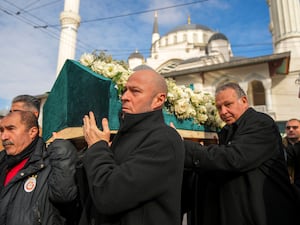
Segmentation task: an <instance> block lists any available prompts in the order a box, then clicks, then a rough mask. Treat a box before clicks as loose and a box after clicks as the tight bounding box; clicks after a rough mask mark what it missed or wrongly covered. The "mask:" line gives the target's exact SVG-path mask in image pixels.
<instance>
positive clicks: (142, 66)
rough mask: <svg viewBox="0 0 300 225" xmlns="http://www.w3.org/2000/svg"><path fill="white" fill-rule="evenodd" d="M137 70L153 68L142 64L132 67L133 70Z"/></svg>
mask: <svg viewBox="0 0 300 225" xmlns="http://www.w3.org/2000/svg"><path fill="white" fill-rule="evenodd" d="M138 70H154V69H153V68H152V67H151V66H148V65H146V64H142V65H139V66H137V67H135V68H133V71H138Z"/></svg>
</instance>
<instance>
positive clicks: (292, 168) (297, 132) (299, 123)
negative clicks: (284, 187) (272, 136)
mask: <svg viewBox="0 0 300 225" xmlns="http://www.w3.org/2000/svg"><path fill="white" fill-rule="evenodd" d="M285 134H286V136H285V137H284V138H283V144H284V146H285V150H286V153H287V164H288V169H289V174H290V178H291V182H292V183H294V184H296V185H297V186H298V187H299V188H300V120H299V119H295V118H293V119H290V120H288V121H287V123H286V126H285Z"/></svg>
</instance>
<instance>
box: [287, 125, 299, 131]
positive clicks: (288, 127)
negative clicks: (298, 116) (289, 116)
mask: <svg viewBox="0 0 300 225" xmlns="http://www.w3.org/2000/svg"><path fill="white" fill-rule="evenodd" d="M291 128H292V129H294V130H296V129H298V126H287V127H286V128H285V129H287V130H289V129H291Z"/></svg>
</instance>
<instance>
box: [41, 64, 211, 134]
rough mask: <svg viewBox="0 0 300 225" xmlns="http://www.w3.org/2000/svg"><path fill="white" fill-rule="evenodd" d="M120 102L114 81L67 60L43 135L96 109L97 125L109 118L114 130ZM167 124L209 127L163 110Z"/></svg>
mask: <svg viewBox="0 0 300 225" xmlns="http://www.w3.org/2000/svg"><path fill="white" fill-rule="evenodd" d="M120 110H121V102H120V100H119V97H118V92H117V89H116V88H115V83H114V82H112V80H111V79H108V78H106V77H104V76H102V75H99V74H97V73H95V72H93V71H92V70H90V69H89V68H88V67H86V66H83V65H82V64H80V63H79V62H77V61H74V60H67V61H66V62H65V64H64V66H63V68H62V70H61V72H60V74H59V76H58V77H57V79H56V81H55V83H54V85H53V87H52V89H51V91H50V93H49V95H48V98H47V100H46V102H45V104H44V107H43V138H44V140H48V139H49V138H50V137H51V136H52V132H54V131H57V132H58V131H61V130H63V129H65V128H71V127H81V126H82V124H83V122H82V119H83V116H84V115H86V114H88V112H89V111H93V112H94V114H95V117H96V120H97V125H98V127H100V128H101V119H102V118H103V117H106V118H108V120H109V127H110V129H111V130H117V129H118V128H119V116H118V115H119V112H120ZM164 118H165V122H166V124H170V122H173V123H174V125H175V127H176V128H177V129H183V130H194V131H206V132H209V131H210V129H209V128H208V127H205V126H202V125H198V124H196V123H194V121H193V120H192V119H189V120H178V119H177V118H176V117H175V116H174V115H173V114H169V113H167V112H166V111H165V110H164Z"/></svg>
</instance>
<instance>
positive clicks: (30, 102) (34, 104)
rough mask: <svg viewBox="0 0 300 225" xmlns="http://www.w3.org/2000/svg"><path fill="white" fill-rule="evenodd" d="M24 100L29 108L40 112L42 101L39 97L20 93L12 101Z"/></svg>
mask: <svg viewBox="0 0 300 225" xmlns="http://www.w3.org/2000/svg"><path fill="white" fill-rule="evenodd" d="M16 102H23V103H24V105H25V107H27V108H28V109H32V108H33V109H35V110H37V112H38V113H40V105H41V102H40V100H39V99H38V98H36V97H34V96H31V95H18V96H16V97H15V98H14V99H13V100H12V103H16Z"/></svg>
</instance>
